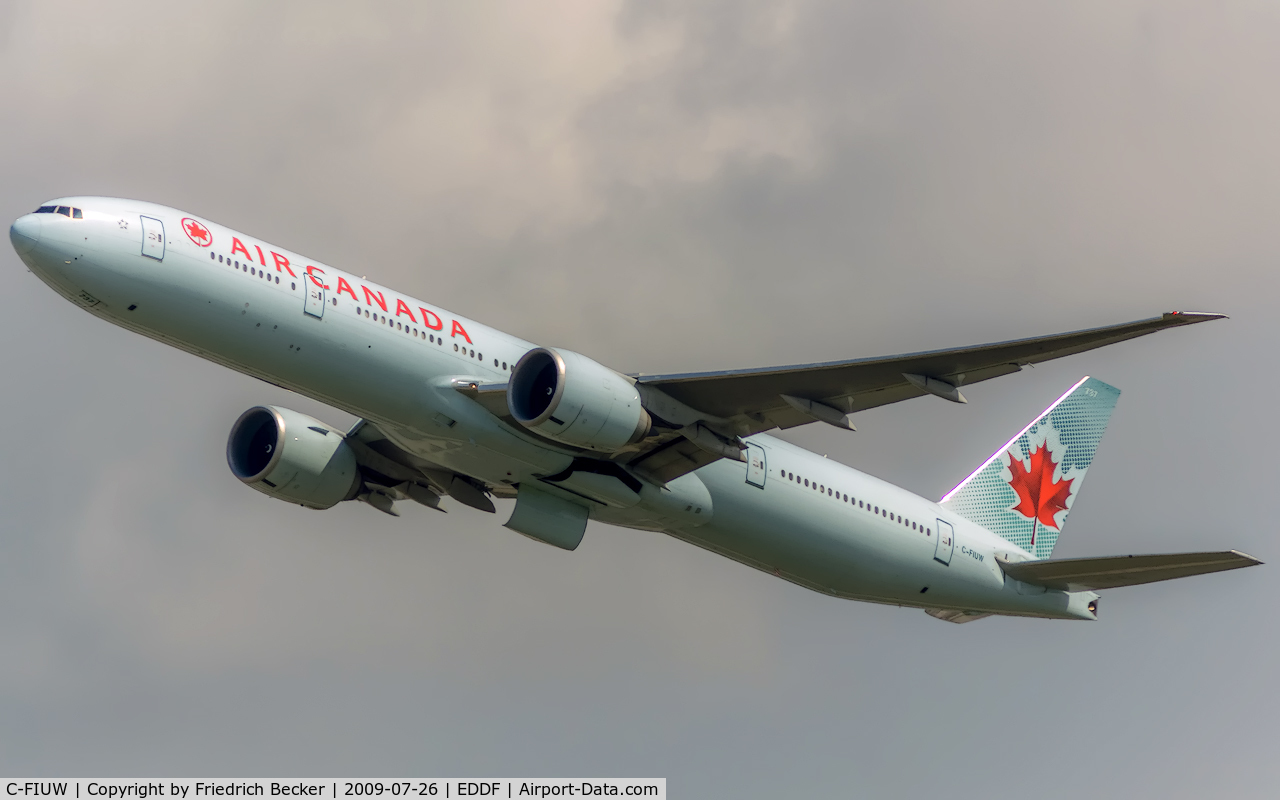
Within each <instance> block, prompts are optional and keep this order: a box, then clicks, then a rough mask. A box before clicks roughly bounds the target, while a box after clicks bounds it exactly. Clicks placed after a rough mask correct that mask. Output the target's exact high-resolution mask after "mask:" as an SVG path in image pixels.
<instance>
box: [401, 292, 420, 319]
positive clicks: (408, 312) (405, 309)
mask: <svg viewBox="0 0 1280 800" xmlns="http://www.w3.org/2000/svg"><path fill="white" fill-rule="evenodd" d="M402 308H403V309H404V313H406V314H408V315H409V319H411V320H413V321H414V322H417V321H418V318H417V317H415V316H414V315H413V312H412V311H410V310H409V307H408V306H406V305H405V304H404V301H403V300H401V299H400V298H398V297H397V298H396V316H397V317H398V316H400V309H402Z"/></svg>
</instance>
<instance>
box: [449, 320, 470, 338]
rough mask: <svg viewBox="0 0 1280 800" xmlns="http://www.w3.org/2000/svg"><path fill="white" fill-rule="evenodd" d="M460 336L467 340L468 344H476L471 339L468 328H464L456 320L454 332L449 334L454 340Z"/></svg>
mask: <svg viewBox="0 0 1280 800" xmlns="http://www.w3.org/2000/svg"><path fill="white" fill-rule="evenodd" d="M458 334H462V338H463V339H466V340H467V344H475V342H473V341H471V337H470V336H468V335H467V330H466V328H463V327H462V324H461V323H459V322H458V321H457V320H456V319H455V320H454V321H453V330H451V331H450V332H449V338H451V339H452V338H453V337H455V336H457V335H458Z"/></svg>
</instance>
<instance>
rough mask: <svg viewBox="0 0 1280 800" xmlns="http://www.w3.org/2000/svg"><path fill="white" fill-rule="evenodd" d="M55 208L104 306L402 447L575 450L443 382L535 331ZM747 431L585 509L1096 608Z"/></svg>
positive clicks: (758, 555)
mask: <svg viewBox="0 0 1280 800" xmlns="http://www.w3.org/2000/svg"><path fill="white" fill-rule="evenodd" d="M51 203H53V204H62V205H67V206H74V207H76V208H78V209H81V210H82V218H80V219H73V218H70V217H66V216H63V215H60V214H48V213H46V214H33V215H28V216H26V217H22V218H21V219H19V220H18V221H16V222H15V223H14V226H13V229H12V232H11V238H12V239H13V242H14V246H15V249H16V250H18V252H19V255H20V256H21V257H22V259H23V260H24V261H25V262H26V263H27V265H28V266H29V267H30V268H31V270H32V271H33V272H34V273H35V274H36V275H38V276H39V277H40V278H41V279H42V280H44V281H45V282H46V283H48V284H49V285H50V286H52V287H53V288H54V289H56V290H57V291H58V292H59V293H61V294H62V295H63V296H64V297H66V298H67V299H69V300H71V301H72V302H74V303H76V304H77V305H80V306H81V307H83V308H85V309H86V310H88V311H90V312H91V313H93V314H95V315H97V316H100V317H102V318H104V319H107V320H109V321H110V322H113V323H115V324H117V325H120V326H122V327H125V328H128V329H130V330H133V331H136V332H138V333H142V334H144V335H146V336H149V337H152V338H154V339H158V340H160V341H162V342H165V343H167V344H171V345H174V346H175V347H179V348H181V349H184V350H187V351H188V352H192V353H195V354H197V355H200V356H202V357H204V358H207V359H210V360H212V361H215V362H217V363H220V364H223V365H225V366H228V367H231V368H232V369H235V370H237V371H240V372H243V373H245V374H248V375H253V376H255V377H258V378H261V379H263V380H265V381H268V382H270V383H273V384H276V385H279V386H282V387H285V388H288V389H290V390H293V391H296V392H298V393H300V394H304V395H307V396H308V397H312V398H315V399H317V400H321V401H323V402H325V403H328V404H330V405H332V406H334V407H337V408H340V409H342V410H344V411H346V412H349V413H351V414H354V415H357V416H359V417H363V418H366V419H368V420H370V421H371V422H374V423H376V424H377V425H378V427H379V428H380V429H381V430H382V431H383V432H385V433H386V434H387V436H388V437H390V438H391V439H393V441H394V442H395V444H396V445H398V446H399V447H400V448H403V449H404V450H406V451H408V452H409V453H412V454H414V455H416V456H418V457H420V458H422V459H425V460H426V461H429V462H431V463H432V464H436V465H439V466H440V467H443V468H445V469H448V470H452V471H454V472H457V473H459V474H463V475H468V476H471V477H473V478H476V479H479V480H482V481H485V482H487V483H489V484H509V485H516V484H519V483H521V482H522V481H535V480H538V479H539V478H541V477H544V476H548V475H555V474H557V473H559V472H562V471H563V470H565V469H567V468H568V466H569V465H570V464H571V463H572V461H573V457H574V455H575V452H574V451H573V450H572V449H570V448H558V447H556V446H555V445H553V444H549V443H548V442H547V441H546V440H545V439H542V438H539V437H536V436H532V435H528V434H527V433H526V432H524V431H522V430H521V429H520V428H519V427H518V426H516V425H513V424H510V423H509V422H504V421H503V420H501V419H499V418H498V417H496V416H494V415H493V414H492V413H490V412H489V411H488V410H486V409H485V408H484V407H483V406H481V405H480V404H478V403H477V402H475V401H474V400H473V399H471V398H470V397H468V396H466V395H465V394H463V393H460V392H458V391H455V389H454V385H455V383H454V382H455V381H456V380H458V379H460V378H461V379H469V380H472V381H475V382H477V383H482V384H493V383H505V382H506V381H507V379H508V376H509V375H510V370H511V368H512V367H514V366H515V364H516V362H517V361H519V360H520V357H521V356H522V355H524V354H525V353H526V352H528V351H529V350H530V349H531V348H533V347H534V346H535V345H534V344H533V343H531V342H526V341H523V340H521V339H518V338H516V337H514V336H511V335H508V334H506V333H503V332H501V331H499V330H496V329H494V328H490V327H487V326H485V325H482V324H480V323H478V322H475V321H473V320H470V319H465V318H462V317H459V316H457V315H455V314H451V313H450V312H448V311H446V310H445V309H442V308H439V307H438V306H434V305H432V304H430V303H427V302H424V301H420V300H417V299H414V298H411V297H408V296H406V295H403V294H400V293H397V292H395V291H394V290H391V289H388V288H386V287H383V286H380V285H377V284H375V283H372V282H370V281H367V280H364V279H363V278H360V277H359V276H355V275H352V274H350V273H347V272H343V271H341V270H339V269H336V268H334V267H330V266H327V265H324V264H320V263H318V262H315V261H311V260H309V259H307V258H305V257H304V256H301V255H299V254H297V253H295V252H293V251H289V250H285V249H283V248H280V247H278V246H276V245H271V244H268V243H266V242H263V241H262V240H260V239H256V238H253V237H251V236H247V235H245V234H242V233H239V232H237V231H233V230H230V229H227V228H223V227H221V226H218V225H215V224H213V223H211V222H209V221H207V220H205V219H203V218H197V217H191V216H190V215H188V214H186V213H184V212H181V211H177V210H175V209H172V208H166V207H164V206H158V205H155V204H151V203H144V202H138V201H130V200H119V199H113V198H101V197H74V198H64V199H60V200H57V201H51ZM148 220H150V221H148ZM192 223H194V225H193V224H192ZM144 228H145V229H144ZM189 231H190V234H189ZM147 237H149V238H147ZM309 294H310V297H309V296H308V295H309ZM747 441H748V442H749V443H750V444H751V445H753V447H752V452H754V453H759V454H763V457H764V461H765V464H764V469H763V477H761V475H760V474H759V470H757V473H756V474H754V475H752V474H749V473H748V469H749V467H748V465H747V464H744V463H740V462H736V461H727V460H721V461H717V462H715V463H712V464H710V465H708V466H706V467H703V468H701V469H699V470H697V471H695V472H693V473H691V474H689V475H686V476H684V477H681V478H678V479H676V480H674V481H672V482H671V483H670V484H669V485H668V486H667V487H664V488H659V487H655V486H650V485H647V484H646V486H645V488H644V490H643V491H642V492H641V501H640V502H639V503H638V504H635V505H631V506H630V507H620V506H612V505H607V504H597V505H596V506H595V507H593V509H592V512H591V516H592V518H593V519H597V520H599V521H602V522H607V523H609V524H613V525H620V526H625V527H630V528H640V529H647V530H660V531H663V532H665V533H668V534H670V535H672V536H675V537H677V538H679V539H683V540H685V541H688V542H691V543H693V544H696V545H699V546H701V547H705V548H707V549H709V550H712V551H714V552H717V553H721V554H723V555H726V556H728V557H730V558H732V559H734V560H737V561H740V562H742V563H744V564H748V565H751V566H754V567H756V568H758V569H761V570H764V571H767V572H770V573H773V574H775V575H778V576H779V577H782V578H785V579H786V580H789V581H793V582H795V583H797V584H800V585H803V586H806V587H809V588H811V589H814V590H817V591H820V592H824V593H827V594H832V595H835V596H838V597H844V598H850V599H857V600H866V601H872V602H880V603H891V604H896V605H908V606H917V607H922V608H941V609H956V610H964V611H970V612H976V613H983V612H990V613H1000V614H1025V615H1032V616H1043V617H1058V618H1073V619H1093V618H1094V615H1093V614H1092V613H1091V612H1090V611H1089V610H1088V609H1087V604H1088V603H1089V601H1090V600H1092V599H1093V598H1095V597H1096V595H1094V594H1092V593H1088V592H1084V593H1065V592H1057V591H1044V590H1043V589H1039V588H1035V587H1030V586H1027V585H1025V584H1020V583H1018V582H1017V581H1014V580H1011V579H1006V578H1005V576H1004V574H1003V572H1002V571H1001V569H1000V566H999V564H998V563H997V560H996V556H997V554H999V555H1000V557H1001V558H1005V559H1012V560H1022V559H1025V558H1027V557H1028V555H1027V554H1026V553H1025V552H1024V551H1022V550H1021V549H1020V548H1018V547H1016V546H1014V545H1012V544H1011V543H1009V542H1007V541H1005V540H1004V539H1001V538H999V537H998V536H996V535H995V534H993V533H991V532H989V531H987V530H985V529H983V528H980V527H978V526H976V525H974V524H972V523H970V522H968V521H966V520H964V519H962V518H960V517H958V516H956V515H954V514H952V513H950V512H948V511H947V510H946V509H943V508H942V507H940V506H939V505H938V504H937V503H935V502H932V501H930V500H927V499H925V498H922V497H919V496H917V495H914V494H912V493H910V492H908V491H906V490H904V489H900V488H898V487H896V486H892V485H890V484H888V483H885V482H884V481H881V480H879V479H877V478H874V477H872V476H870V475H866V474H864V473H862V472H858V471H857V470H854V469H851V468H850V467H847V466H844V465H842V464H838V463H835V462H833V461H830V460H829V459H826V458H824V457H821V456H818V455H816V454H814V453H811V452H808V451H806V450H804V449H802V448H799V447H796V446H795V445H792V444H789V443H787V442H784V441H781V440H779V439H776V438H774V437H771V436H767V435H756V436H753V437H750V438H749V439H748V440H747ZM757 448H758V449H757ZM791 476H795V477H794V478H792V477H791ZM758 484H763V486H760V485H758ZM899 520H901V521H899ZM948 528H950V529H953V530H954V540H953V541H952V542H951V543H950V545H948V536H947V533H948ZM940 539H941V540H942V544H941V546H940V544H939V540H940Z"/></svg>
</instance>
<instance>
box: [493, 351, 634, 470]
mask: <svg viewBox="0 0 1280 800" xmlns="http://www.w3.org/2000/svg"><path fill="white" fill-rule="evenodd" d="M507 408H508V409H509V410H510V411H511V416H513V417H515V418H516V421H517V422H519V423H520V424H521V425H523V426H525V427H526V428H528V429H529V430H532V431H536V432H537V433H539V434H540V435H542V436H545V437H547V438H548V439H554V440H555V441H557V442H561V443H563V444H568V445H573V446H574V447H582V448H586V449H588V450H596V451H599V452H602V453H612V452H615V451H617V450H618V448H620V447H622V446H624V445H627V444H631V443H632V442H638V441H640V440H641V439H643V438H644V437H645V435H646V434H648V432H649V428H650V426H651V425H652V421H651V420H650V419H649V412H647V411H645V410H644V407H643V406H642V405H641V403H640V393H639V392H637V391H636V387H635V383H634V382H633V381H632V380H631V379H629V378H627V377H626V376H625V375H621V374H619V373H617V372H614V371H613V370H611V369H609V368H608V367H606V366H604V365H603V364H600V363H597V362H595V361H592V360H591V359H589V358H587V357H586V356H584V355H579V354H578V353H573V352H570V351H568V350H551V349H549V348H545V347H539V348H537V349H535V350H530V351H529V352H527V353H525V354H524V357H522V358H521V359H520V361H519V362H518V363H517V364H516V365H515V368H514V369H512V370H511V380H510V382H509V383H508V385H507Z"/></svg>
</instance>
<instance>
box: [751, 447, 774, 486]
mask: <svg viewBox="0 0 1280 800" xmlns="http://www.w3.org/2000/svg"><path fill="white" fill-rule="evenodd" d="M768 472H769V468H768V463H767V462H766V461H765V458H764V448H763V447H761V446H760V445H758V444H751V443H747V483H749V484H751V485H752V486H758V487H760V488H761V489H763V488H764V476H765V475H767V474H768Z"/></svg>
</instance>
